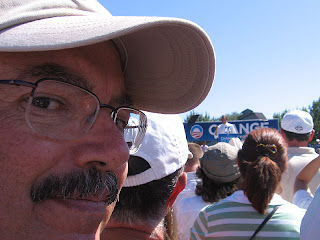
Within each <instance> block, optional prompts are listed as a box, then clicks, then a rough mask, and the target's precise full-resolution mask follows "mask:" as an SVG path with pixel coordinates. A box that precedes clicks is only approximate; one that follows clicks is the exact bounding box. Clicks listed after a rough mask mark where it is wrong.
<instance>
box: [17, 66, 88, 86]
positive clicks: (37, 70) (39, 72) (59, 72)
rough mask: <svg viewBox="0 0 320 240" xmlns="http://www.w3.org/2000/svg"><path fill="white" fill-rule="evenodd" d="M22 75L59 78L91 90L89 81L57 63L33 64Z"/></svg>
mask: <svg viewBox="0 0 320 240" xmlns="http://www.w3.org/2000/svg"><path fill="white" fill-rule="evenodd" d="M23 75H29V76H32V77H39V78H50V77H53V78H60V79H61V81H63V82H67V83H71V84H74V85H77V86H79V87H82V88H85V89H87V90H92V86H90V84H89V82H88V81H87V80H86V79H84V78H83V77H81V76H79V75H76V74H74V73H72V72H71V71H70V70H69V69H68V68H66V67H63V66H61V65H59V64H54V63H46V64H42V65H37V66H33V67H31V68H29V69H25V70H24V71H23Z"/></svg>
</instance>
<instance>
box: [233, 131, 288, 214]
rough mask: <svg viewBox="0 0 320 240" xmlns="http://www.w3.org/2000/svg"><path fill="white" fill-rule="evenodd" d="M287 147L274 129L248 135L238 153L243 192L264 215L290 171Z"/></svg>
mask: <svg viewBox="0 0 320 240" xmlns="http://www.w3.org/2000/svg"><path fill="white" fill-rule="evenodd" d="M287 158H288V157H287V146H286V143H285V141H284V139H283V138H282V137H281V134H280V133H279V132H278V131H277V130H275V129H272V128H261V129H257V130H254V131H252V132H250V133H249V135H248V136H247V137H246V139H245V142H244V144H243V146H242V149H241V150H239V152H238V163H239V169H240V173H241V175H242V178H243V179H242V181H243V182H242V188H243V191H244V193H245V194H246V196H247V197H248V199H249V201H250V202H251V204H252V206H253V207H254V208H255V209H256V210H257V211H258V212H259V213H261V214H265V213H266V209H267V207H268V204H269V202H270V200H271V199H272V197H273V195H274V193H275V191H276V189H277V187H278V186H279V183H280V180H281V174H282V173H283V172H284V170H285V169H286V167H287Z"/></svg>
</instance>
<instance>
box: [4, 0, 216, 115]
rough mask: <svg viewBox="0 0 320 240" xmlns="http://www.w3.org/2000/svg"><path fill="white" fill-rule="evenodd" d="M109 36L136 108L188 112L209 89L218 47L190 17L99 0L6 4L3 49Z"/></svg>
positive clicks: (69, 44) (61, 45) (56, 46)
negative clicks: (122, 8) (141, 12)
mask: <svg viewBox="0 0 320 240" xmlns="http://www.w3.org/2000/svg"><path fill="white" fill-rule="evenodd" d="M107 40H112V41H113V42H114V43H115V45H116V47H117V48H118V51H119V53H120V55H121V58H122V60H123V62H124V64H123V69H124V77H125V82H126V88H127V93H128V94H129V95H131V97H132V99H133V102H134V106H135V107H136V108H139V109H142V110H147V111H152V112H162V113H180V112H186V111H188V110H191V109H193V108H195V107H196V106H197V105H199V104H200V103H201V102H202V101H203V100H204V99H205V97H206V96H207V94H208V93H209V91H210V88H211V86H212V83H213V78H214V73H215V55H214V50H213V46H212V44H211V41H210V39H209V37H208V36H207V34H206V33H205V32H204V30H203V29H201V28H200V27H199V26H198V25H196V24H194V23H192V22H190V21H187V20H183V19H177V18H166V17H128V16H112V15H111V14H110V13H109V11H108V10H107V9H105V8H104V7H103V6H102V5H101V4H99V2H98V1H96V0H77V1H72V0H12V1H1V3H0V52H1V51H2V52H30V51H49V50H60V49H66V48H75V47H80V46H86V45H91V44H95V43H99V42H103V41H107ZM102 54H103V53H102Z"/></svg>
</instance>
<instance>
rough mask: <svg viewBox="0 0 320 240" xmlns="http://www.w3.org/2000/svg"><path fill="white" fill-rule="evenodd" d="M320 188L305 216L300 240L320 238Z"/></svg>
mask: <svg viewBox="0 0 320 240" xmlns="http://www.w3.org/2000/svg"><path fill="white" fill-rule="evenodd" d="M319 223H320V187H318V189H317V191H316V193H315V195H314V198H313V200H312V202H311V204H310V205H309V207H308V210H307V212H306V214H305V215H304V217H303V219H302V222H301V227H300V239H302V240H313V239H314V240H315V239H319V236H320V227H319Z"/></svg>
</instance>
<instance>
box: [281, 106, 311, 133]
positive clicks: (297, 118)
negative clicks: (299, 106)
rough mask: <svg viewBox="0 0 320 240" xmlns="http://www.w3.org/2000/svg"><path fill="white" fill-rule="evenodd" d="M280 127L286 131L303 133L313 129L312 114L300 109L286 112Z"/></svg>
mask: <svg viewBox="0 0 320 240" xmlns="http://www.w3.org/2000/svg"><path fill="white" fill-rule="evenodd" d="M281 128H282V129H283V130H286V131H288V132H293V133H298V134H305V133H309V132H311V131H312V130H313V119H312V116H311V115H310V114H309V113H307V112H305V111H301V110H294V111H291V112H288V113H286V114H285V115H284V116H283V118H282V121H281Z"/></svg>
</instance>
